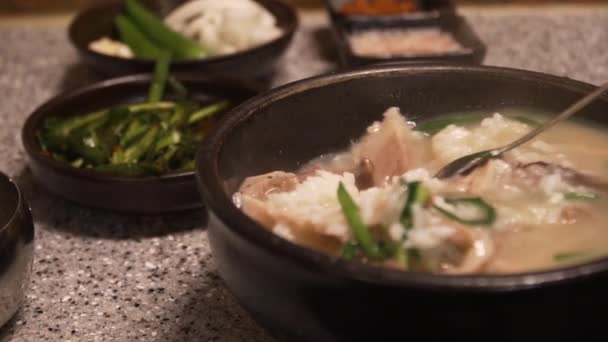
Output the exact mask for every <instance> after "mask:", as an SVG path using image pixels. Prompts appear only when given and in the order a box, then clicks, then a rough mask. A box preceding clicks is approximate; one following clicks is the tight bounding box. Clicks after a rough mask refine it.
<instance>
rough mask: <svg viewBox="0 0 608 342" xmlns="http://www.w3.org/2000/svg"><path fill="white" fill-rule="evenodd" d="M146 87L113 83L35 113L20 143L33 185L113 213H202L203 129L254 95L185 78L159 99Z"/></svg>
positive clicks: (141, 78) (140, 78) (235, 86)
mask: <svg viewBox="0 0 608 342" xmlns="http://www.w3.org/2000/svg"><path fill="white" fill-rule="evenodd" d="M151 83H152V77H151V76H149V75H133V76H127V77H122V78H115V79H110V80H108V81H104V82H100V83H96V84H93V85H90V86H87V87H84V88H80V89H77V90H74V91H70V92H66V93H64V94H61V95H58V96H57V97H55V98H54V99H52V100H50V101H49V102H47V103H45V104H44V105H42V106H41V107H39V108H38V109H37V110H36V111H34V113H33V114H32V115H31V116H30V117H29V118H28V119H27V121H26V123H25V126H24V127H23V131H22V139H23V145H24V147H25V150H26V152H27V154H28V155H29V159H30V168H31V170H32V172H33V174H34V176H35V177H36V179H37V180H38V181H39V182H40V183H41V184H42V185H43V186H44V187H46V188H47V189H48V190H50V191H51V192H53V193H55V194H57V195H59V196H62V197H65V198H67V199H69V200H72V201H75V202H78V203H81V204H85V205H89V206H93V207H99V208H105V209H110V210H116V211H123V212H136V213H151V214H152V213H163V212H170V211H178V210H185V209H192V208H197V207H200V206H201V205H202V202H201V200H200V196H199V195H198V193H197V192H196V183H195V179H194V172H193V163H194V154H195V152H196V150H197V148H198V146H199V144H200V142H201V141H202V139H204V136H205V134H206V132H207V130H208V129H209V128H210V127H212V126H213V125H214V124H215V122H216V121H218V120H220V119H221V116H222V115H223V114H224V113H225V112H226V111H227V110H229V109H230V108H232V107H234V106H236V105H238V104H239V103H240V102H242V101H244V100H245V99H247V98H249V97H251V96H253V95H255V94H256V92H257V90H256V89H255V87H253V86H251V85H248V84H246V83H243V82H240V81H233V80H220V79H206V78H200V77H185V76H184V77H179V81H177V80H176V79H173V78H170V79H169V81H168V84H167V85H166V88H167V89H166V95H164V96H162V92H160V93H159V92H158V90H157V89H158V87H156V86H151ZM182 87H183V88H185V91H187V93H184V92H183V91H184V89H182ZM150 100H152V101H150Z"/></svg>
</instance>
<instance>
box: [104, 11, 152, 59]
mask: <svg viewBox="0 0 608 342" xmlns="http://www.w3.org/2000/svg"><path fill="white" fill-rule="evenodd" d="M114 23H115V24H116V28H117V29H118V34H119V35H120V40H122V41H123V42H124V43H125V44H127V45H128V46H129V47H130V48H131V50H133V53H134V54H135V56H136V57H138V58H143V59H156V58H158V57H159V56H160V54H161V51H162V49H161V48H160V47H158V46H156V44H155V43H154V42H152V41H151V40H150V39H149V38H148V37H146V35H145V34H144V33H143V32H142V31H140V29H139V28H138V27H137V26H136V25H135V24H134V23H133V22H132V21H131V20H130V19H129V18H127V17H125V16H124V15H122V14H119V15H117V16H116V18H115V19H114Z"/></svg>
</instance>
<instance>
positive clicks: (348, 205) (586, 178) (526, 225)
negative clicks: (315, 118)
mask: <svg viewBox="0 0 608 342" xmlns="http://www.w3.org/2000/svg"><path fill="white" fill-rule="evenodd" d="M537 122H538V121H537V119H533V118H530V117H529V116H525V117H522V116H503V115H501V114H498V113H495V114H492V115H486V116H480V115H473V114H463V115H457V116H453V115H450V116H443V117H437V118H434V119H431V120H428V121H426V122H422V123H420V124H419V125H417V126H416V125H414V124H413V123H410V122H408V121H407V120H406V118H405V117H404V116H403V115H402V114H401V113H400V112H399V110H398V109H397V108H391V109H389V110H388V111H387V112H386V113H385V114H384V119H383V120H382V121H381V122H375V123H373V124H372V125H371V126H369V127H368V129H367V133H366V134H365V135H364V136H363V137H362V138H361V139H360V140H359V141H358V142H356V143H354V144H353V145H352V147H351V148H350V149H349V150H348V151H345V152H342V153H338V154H331V155H326V156H321V157H319V158H317V159H315V160H313V161H310V162H309V163H307V164H306V165H305V166H304V167H303V168H301V169H300V170H297V171H274V172H271V173H267V174H262V175H258V176H253V177H249V178H247V179H245V180H244V182H243V184H242V185H241V187H240V189H239V191H238V192H237V193H236V194H235V195H234V197H233V200H234V202H235V204H236V205H237V206H238V207H240V208H241V209H242V210H243V211H244V212H245V213H246V214H248V215H249V216H250V217H251V218H253V219H254V220H256V221H257V222H258V223H260V224H261V225H263V226H264V227H266V228H267V229H269V230H271V231H272V232H274V233H276V234H278V235H280V236H282V237H284V238H285V239H288V240H290V241H293V242H295V243H298V244H301V245H304V246H307V247H311V248H313V249H316V250H319V251H322V252H325V253H328V254H330V255H334V256H339V257H342V258H345V259H353V260H358V261H361V262H366V263H370V264H373V265H379V266H385V267H391V268H397V269H402V270H413V271H425V272H434V273H446V274H468V273H512V272H522V271H530V270H536V269H543V268H551V267H558V266H561V265H563V264H565V263H572V262H580V261H583V260H588V259H592V258H596V257H599V256H602V255H604V254H606V250H607V247H608V229H605V223H606V222H608V213H607V212H606V211H605V210H604V209H603V208H605V207H606V205H607V204H608V203H607V202H606V198H605V197H606V196H605V192H606V190H607V189H608V188H607V183H604V181H602V178H601V177H602V174H605V170H606V162H607V161H608V153H606V152H605V151H606V149H607V148H608V136H606V134H605V133H603V132H601V131H598V130H596V129H594V128H591V127H588V126H585V125H583V124H578V123H573V122H567V123H563V124H561V125H559V126H557V127H556V128H554V130H553V131H550V132H545V133H544V134H543V135H542V136H541V137H539V138H538V139H536V140H534V141H533V142H531V143H528V144H526V145H524V146H522V147H519V148H517V149H515V150H513V151H511V152H508V153H506V154H505V155H504V157H503V158H501V159H495V160H491V161H489V162H488V163H487V164H486V165H485V166H484V167H481V168H479V169H477V170H475V171H474V172H473V173H471V174H469V175H467V176H459V177H452V178H449V179H442V180H440V179H437V178H434V177H433V175H434V173H435V172H436V171H437V170H438V169H439V168H440V167H442V166H443V165H445V164H447V163H449V162H450V161H452V160H454V159H457V158H459V157H462V156H464V155H467V154H470V153H473V152H477V151H481V150H486V149H489V148H492V147H495V146H499V145H503V144H505V143H507V142H510V141H512V140H514V139H516V138H518V137H520V136H522V135H523V134H525V133H526V132H528V131H529V130H530V129H531V128H533V126H534V125H536V124H537ZM582 140H585V141H586V144H587V145H588V146H589V148H582V149H581V148H580V145H579V144H580V142H581V141H582Z"/></svg>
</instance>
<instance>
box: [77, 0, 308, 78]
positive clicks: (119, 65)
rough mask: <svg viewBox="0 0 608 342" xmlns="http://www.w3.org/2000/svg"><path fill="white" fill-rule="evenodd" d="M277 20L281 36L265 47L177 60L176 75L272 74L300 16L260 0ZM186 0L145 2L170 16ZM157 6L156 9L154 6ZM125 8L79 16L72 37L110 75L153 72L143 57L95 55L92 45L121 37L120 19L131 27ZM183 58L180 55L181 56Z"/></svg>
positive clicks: (273, 0) (275, 0)
mask: <svg viewBox="0 0 608 342" xmlns="http://www.w3.org/2000/svg"><path fill="white" fill-rule="evenodd" d="M256 1H257V2H259V3H260V4H261V5H262V6H264V7H265V8H266V9H268V11H269V12H271V13H272V14H273V15H274V16H275V18H276V20H277V25H278V27H279V28H280V29H281V32H282V33H281V35H280V36H279V37H278V38H276V39H274V40H272V41H269V42H267V43H265V44H262V45H260V46H256V47H254V48H251V49H247V50H243V51H239V52H235V53H232V54H228V55H220V56H208V57H197V58H183V59H175V60H174V61H173V62H172V64H171V70H173V71H174V72H197V73H201V74H204V75H220V76H223V77H235V78H246V79H259V78H265V77H268V76H271V75H272V72H273V69H274V67H275V64H276V63H277V62H278V60H279V58H280V57H281V56H282V55H283V53H284V52H285V51H286V50H287V48H288V46H289V44H290V43H291V40H292V38H293V35H294V33H295V31H296V29H297V27H298V23H299V22H298V16H297V12H296V10H295V8H294V7H293V6H292V5H290V4H288V3H286V2H285V1H281V0H256ZM182 3H183V1H180V0H171V1H163V2H162V6H159V3H158V2H154V1H142V4H143V5H150V6H149V8H150V9H151V10H154V12H155V13H157V14H166V13H168V12H169V11H170V10H172V9H174V8H176V7H177V6H179V5H181V4H182ZM154 5H156V6H154ZM124 7H125V6H124V5H123V4H122V3H121V2H118V3H117V2H111V3H107V4H103V5H99V6H96V7H92V8H90V9H87V10H84V11H83V12H81V13H80V14H78V15H77V16H76V17H75V18H74V20H73V21H72V23H71V24H70V27H69V38H70V40H71V42H72V44H73V45H74V46H75V47H76V49H77V50H78V52H79V54H80V56H81V58H82V59H83V60H84V61H85V62H86V63H87V64H89V65H90V66H92V67H93V68H95V69H97V70H99V71H101V72H102V73H104V74H107V75H114V76H120V75H127V74H133V73H139V72H150V71H152V70H153V69H154V61H153V60H152V59H153V58H152V59H151V60H146V59H140V58H132V59H127V58H120V57H115V56H109V55H105V54H102V53H98V52H95V51H93V50H91V49H90V48H89V45H90V43H91V42H93V41H95V40H97V39H99V38H101V37H106V36H107V37H110V38H117V37H118V36H119V33H118V32H117V30H116V25H117V22H116V18H120V19H118V22H120V23H121V24H119V25H122V26H125V25H126V26H128V25H129V22H125V20H121V19H124V17H120V16H119V15H121V14H122V13H124V12H125V11H124ZM178 57H179V56H178Z"/></svg>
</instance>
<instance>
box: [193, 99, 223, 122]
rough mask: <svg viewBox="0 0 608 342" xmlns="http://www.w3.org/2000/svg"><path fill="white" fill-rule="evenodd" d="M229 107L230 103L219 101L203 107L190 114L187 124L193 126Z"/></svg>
mask: <svg viewBox="0 0 608 342" xmlns="http://www.w3.org/2000/svg"><path fill="white" fill-rule="evenodd" d="M229 105H230V102H228V101H221V102H217V103H214V104H211V105H209V106H207V107H203V108H201V109H199V110H197V111H196V112H194V113H192V114H190V118H188V123H189V124H193V123H196V122H199V121H201V120H202V119H204V118H207V117H210V116H212V115H214V114H217V113H219V112H221V111H222V110H224V109H226V108H228V106H229Z"/></svg>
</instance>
